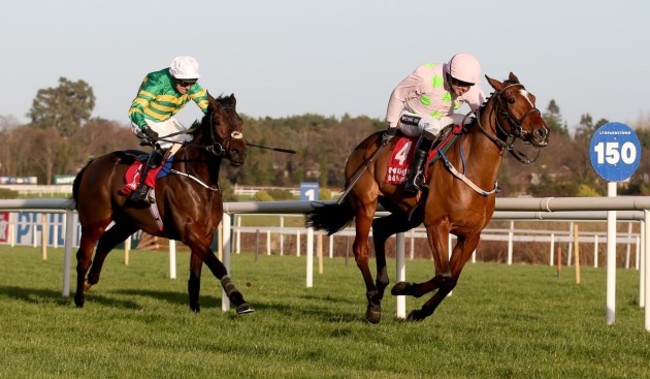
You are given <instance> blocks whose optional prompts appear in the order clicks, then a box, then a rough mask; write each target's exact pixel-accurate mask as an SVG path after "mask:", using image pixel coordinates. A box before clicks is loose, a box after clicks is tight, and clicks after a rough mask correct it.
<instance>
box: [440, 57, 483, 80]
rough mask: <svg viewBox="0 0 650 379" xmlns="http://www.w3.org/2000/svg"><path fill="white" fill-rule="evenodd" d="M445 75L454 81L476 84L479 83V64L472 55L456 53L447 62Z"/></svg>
mask: <svg viewBox="0 0 650 379" xmlns="http://www.w3.org/2000/svg"><path fill="white" fill-rule="evenodd" d="M447 73H448V74H449V75H451V77H452V78H454V79H457V80H460V81H462V82H466V83H471V84H476V83H478V82H480V81H481V64H480V63H478V59H476V57H474V56H473V55H472V54H468V53H458V54H456V55H454V56H453V57H451V59H450V60H449V63H448V64H447Z"/></svg>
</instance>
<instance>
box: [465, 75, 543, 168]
mask: <svg viewBox="0 0 650 379" xmlns="http://www.w3.org/2000/svg"><path fill="white" fill-rule="evenodd" d="M512 87H522V88H523V87H524V86H523V85H522V84H519V83H516V84H510V85H508V86H506V87H504V88H503V89H501V90H500V91H497V92H496V93H494V95H493V96H495V97H496V98H497V105H496V112H497V114H501V115H502V116H503V117H504V118H505V120H506V122H507V123H508V125H509V126H510V128H509V130H510V132H507V131H506V129H505V128H504V127H503V126H502V125H501V123H500V122H499V118H498V117H495V123H496V128H497V130H496V131H495V134H496V135H492V134H490V133H488V131H487V130H485V129H484V128H483V125H481V122H480V116H479V115H478V114H477V117H476V122H477V124H478V125H479V129H480V131H481V132H482V133H483V134H485V136H487V137H488V138H489V139H490V140H491V141H492V142H494V143H495V144H496V145H497V146H499V147H500V148H501V149H507V150H508V151H509V152H510V153H511V154H512V155H513V156H514V157H515V158H517V160H518V161H520V162H521V163H525V164H530V163H533V162H535V160H537V158H538V157H539V153H540V151H539V149H537V148H536V150H537V154H535V157H534V158H532V159H531V158H529V157H528V156H527V155H526V154H525V153H523V152H522V151H520V150H517V149H515V147H514V142H515V140H516V139H517V138H519V139H521V140H522V141H525V139H526V137H527V136H528V135H529V134H530V132H528V131H526V130H524V129H523V127H522V124H523V123H524V121H526V118H527V117H528V116H529V115H531V114H532V113H535V112H537V113H540V114H541V112H540V111H539V109H537V108H536V107H532V108H531V109H529V110H528V111H527V112H526V113H524V115H523V116H521V118H520V119H516V118H515V117H514V116H513V115H512V114H511V113H510V111H508V107H507V106H506V104H505V103H504V100H503V98H502V97H501V94H502V92H504V91H505V90H507V89H509V88H512ZM499 134H502V135H505V138H504V139H502V138H500V137H499Z"/></svg>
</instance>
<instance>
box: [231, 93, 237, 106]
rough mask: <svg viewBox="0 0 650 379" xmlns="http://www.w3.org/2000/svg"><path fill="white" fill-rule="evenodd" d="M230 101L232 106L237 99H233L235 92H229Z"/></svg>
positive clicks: (235, 103)
mask: <svg viewBox="0 0 650 379" xmlns="http://www.w3.org/2000/svg"><path fill="white" fill-rule="evenodd" d="M230 102H231V103H232V106H233V107H234V106H236V105H237V99H235V94H234V93H231V94H230Z"/></svg>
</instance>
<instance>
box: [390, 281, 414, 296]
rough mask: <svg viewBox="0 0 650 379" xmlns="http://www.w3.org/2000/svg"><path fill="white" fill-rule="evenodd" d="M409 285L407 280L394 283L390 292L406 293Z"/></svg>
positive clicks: (397, 294) (396, 293) (395, 293)
mask: <svg viewBox="0 0 650 379" xmlns="http://www.w3.org/2000/svg"><path fill="white" fill-rule="evenodd" d="M409 287H411V283H409V282H399V283H395V285H394V286H393V288H391V289H390V294H391V295H393V296H399V295H408V294H409V293H408V289H409Z"/></svg>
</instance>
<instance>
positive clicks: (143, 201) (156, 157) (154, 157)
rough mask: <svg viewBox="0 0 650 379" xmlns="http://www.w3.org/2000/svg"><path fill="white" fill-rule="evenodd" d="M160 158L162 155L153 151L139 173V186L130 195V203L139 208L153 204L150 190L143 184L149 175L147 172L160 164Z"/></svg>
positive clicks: (156, 150)
mask: <svg viewBox="0 0 650 379" xmlns="http://www.w3.org/2000/svg"><path fill="white" fill-rule="evenodd" d="M161 158H162V154H161V152H159V151H158V149H154V150H153V152H152V153H151V155H149V159H148V160H147V164H145V165H144V168H143V169H142V172H141V173H140V184H139V185H138V188H136V190H135V191H134V192H133V194H132V195H131V202H132V203H135V204H136V205H141V206H149V205H151V203H153V202H155V199H152V198H151V197H150V196H149V191H150V190H151V187H149V186H148V185H147V184H146V183H145V179H146V178H147V174H148V173H149V170H151V169H154V168H156V167H158V165H159V164H160V163H161Z"/></svg>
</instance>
